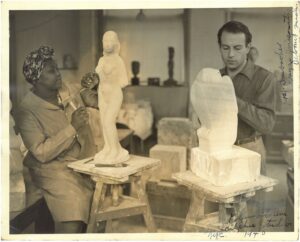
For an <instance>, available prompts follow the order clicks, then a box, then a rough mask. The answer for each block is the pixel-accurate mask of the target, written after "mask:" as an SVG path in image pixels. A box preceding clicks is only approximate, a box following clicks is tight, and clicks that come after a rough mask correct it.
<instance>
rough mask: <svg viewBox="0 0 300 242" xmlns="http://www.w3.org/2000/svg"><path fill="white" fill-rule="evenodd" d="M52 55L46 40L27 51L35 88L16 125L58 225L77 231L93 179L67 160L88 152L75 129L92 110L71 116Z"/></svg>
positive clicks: (83, 220) (29, 76)
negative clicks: (71, 166) (80, 172)
mask: <svg viewBox="0 0 300 242" xmlns="http://www.w3.org/2000/svg"><path fill="white" fill-rule="evenodd" d="M53 55H54V51H53V49H51V48H49V47H47V46H43V47H40V48H39V49H38V50H34V51H32V52H31V53H30V54H29V55H28V56H27V57H26V59H25V62H24V66H23V73H24V76H25V78H26V80H27V81H28V82H29V83H30V84H31V85H32V86H33V88H32V90H31V91H30V92H29V93H28V94H27V95H26V96H25V98H24V99H23V101H22V103H21V105H20V107H19V109H18V115H17V125H18V128H19V129H20V133H21V136H22V139H23V142H24V144H25V146H26V148H27V149H28V150H29V152H28V154H27V156H26V157H25V159H24V165H25V166H27V167H29V169H30V173H31V176H32V179H33V181H34V182H35V183H36V185H37V186H38V187H40V188H41V190H42V192H43V196H44V198H45V200H46V202H47V205H48V207H49V209H50V211H51V214H52V216H53V219H54V221H55V222H57V223H56V225H57V226H56V229H55V231H56V232H57V233H77V232H82V229H83V225H84V223H88V219H89V212H90V205H91V199H92V195H93V184H92V182H91V180H90V179H88V178H86V177H84V176H82V175H81V174H79V173H76V172H74V171H72V170H71V169H69V168H68V167H67V165H68V163H69V162H71V161H74V160H76V159H78V158H83V155H82V154H83V153H84V154H86V152H85V151H84V150H83V149H82V147H81V145H80V143H79V141H78V139H77V137H78V135H77V134H78V132H79V131H80V129H81V128H82V127H84V126H85V125H86V124H87V123H88V114H87V111H86V110H85V108H84V107H81V108H78V109H77V110H75V111H74V112H73V113H72V115H71V118H70V120H68V118H67V115H66V113H65V109H64V107H63V106H62V105H61V102H60V94H59V90H60V88H61V87H62V80H61V75H60V73H59V71H58V68H57V65H56V62H55V61H54V60H53Z"/></svg>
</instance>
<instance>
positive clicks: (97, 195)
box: [87, 181, 106, 233]
mask: <svg viewBox="0 0 300 242" xmlns="http://www.w3.org/2000/svg"><path fill="white" fill-rule="evenodd" d="M104 186H105V188H106V185H104V184H103V182H101V181H97V182H96V188H95V191H94V196H93V202H92V206H91V211H90V219H89V224H88V226H87V233H93V232H95V228H96V215H97V212H98V208H99V203H100V204H101V203H102V202H103V201H104V197H105V191H106V189H103V188H104ZM103 193H104V196H103V195H102V194H103ZM101 195H102V196H101Z"/></svg>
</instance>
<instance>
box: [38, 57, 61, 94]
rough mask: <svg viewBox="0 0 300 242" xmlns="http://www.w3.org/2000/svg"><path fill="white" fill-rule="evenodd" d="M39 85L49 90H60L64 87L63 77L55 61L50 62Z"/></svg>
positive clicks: (43, 71)
mask: <svg viewBox="0 0 300 242" xmlns="http://www.w3.org/2000/svg"><path fill="white" fill-rule="evenodd" d="M37 84H38V85H41V86H43V87H46V88H47V89H49V90H58V89H59V88H61V86H62V81H61V75H60V73H59V71H58V68H57V64H56V62H55V61H54V60H48V61H47V62H46V63H45V64H44V68H43V70H42V73H41V75H40V78H39V80H38V82H37Z"/></svg>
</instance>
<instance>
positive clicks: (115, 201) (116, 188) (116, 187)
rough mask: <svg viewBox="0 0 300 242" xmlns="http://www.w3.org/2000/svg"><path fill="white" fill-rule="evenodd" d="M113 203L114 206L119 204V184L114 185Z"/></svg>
mask: <svg viewBox="0 0 300 242" xmlns="http://www.w3.org/2000/svg"><path fill="white" fill-rule="evenodd" d="M112 204H113V206H114V207H117V206H118V205H119V185H112Z"/></svg>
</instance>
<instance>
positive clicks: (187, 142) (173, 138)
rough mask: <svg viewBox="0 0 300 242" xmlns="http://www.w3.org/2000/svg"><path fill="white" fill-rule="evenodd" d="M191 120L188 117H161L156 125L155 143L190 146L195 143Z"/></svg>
mask: <svg viewBox="0 0 300 242" xmlns="http://www.w3.org/2000/svg"><path fill="white" fill-rule="evenodd" d="M196 139H197V137H196V135H195V130H194V128H193V125H192V122H191V121H190V120H189V119H188V118H162V119H161V120H160V121H159V122H158V125H157V143H158V144H162V145H180V146H185V147H187V148H192V147H194V146H195V144H196Z"/></svg>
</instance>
